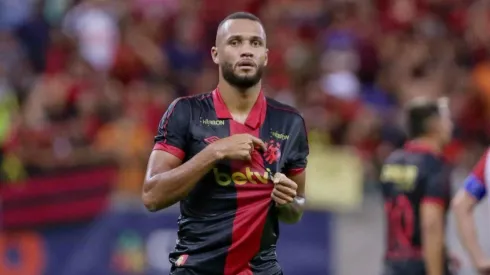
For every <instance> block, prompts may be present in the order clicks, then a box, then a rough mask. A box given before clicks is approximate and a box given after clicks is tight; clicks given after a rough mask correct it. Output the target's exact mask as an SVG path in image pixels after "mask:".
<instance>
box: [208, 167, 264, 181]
mask: <svg viewBox="0 0 490 275" xmlns="http://www.w3.org/2000/svg"><path fill="white" fill-rule="evenodd" d="M213 173H214V179H215V180H216V182H217V183H218V184H219V185H221V186H228V185H230V184H231V183H232V182H234V183H235V184H237V185H243V184H246V183H252V184H267V183H268V182H269V175H270V174H272V172H271V170H270V169H269V168H267V169H266V171H264V172H257V171H252V169H250V167H246V168H245V173H243V172H233V173H232V174H231V175H230V174H228V173H222V172H220V171H219V170H218V168H214V169H213Z"/></svg>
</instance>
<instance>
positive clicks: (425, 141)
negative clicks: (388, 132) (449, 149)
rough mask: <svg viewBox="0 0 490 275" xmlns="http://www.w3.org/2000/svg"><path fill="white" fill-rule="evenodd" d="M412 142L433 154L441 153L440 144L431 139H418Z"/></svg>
mask: <svg viewBox="0 0 490 275" xmlns="http://www.w3.org/2000/svg"><path fill="white" fill-rule="evenodd" d="M412 142H414V143H416V144H421V145H424V146H426V147H429V148H430V149H431V150H432V151H434V152H440V151H442V145H441V143H440V142H439V141H437V139H435V138H432V137H420V138H416V139H414V140H412Z"/></svg>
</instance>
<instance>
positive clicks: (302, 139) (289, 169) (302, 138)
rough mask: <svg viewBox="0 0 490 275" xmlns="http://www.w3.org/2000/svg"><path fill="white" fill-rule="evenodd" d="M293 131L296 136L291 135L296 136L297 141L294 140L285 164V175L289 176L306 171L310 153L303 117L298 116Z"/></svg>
mask: <svg viewBox="0 0 490 275" xmlns="http://www.w3.org/2000/svg"><path fill="white" fill-rule="evenodd" d="M292 129H293V130H292V131H294V132H295V133H296V134H293V135H291V136H294V137H295V139H294V140H292V142H293V143H292V148H291V150H290V152H289V154H288V156H287V158H286V163H285V173H286V174H287V175H288V176H294V175H297V174H300V173H301V172H303V171H304V170H305V169H306V165H307V157H308V154H309V153H310V149H309V146H308V135H307V132H306V126H305V122H304V120H303V117H301V116H298V118H297V119H295V120H294V125H293V127H292Z"/></svg>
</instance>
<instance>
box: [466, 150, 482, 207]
mask: <svg viewBox="0 0 490 275" xmlns="http://www.w3.org/2000/svg"><path fill="white" fill-rule="evenodd" d="M487 159H488V150H487V152H485V154H484V155H483V156H482V157H481V158H480V160H479V161H478V163H477V164H476V165H475V167H473V171H472V172H471V173H470V175H469V176H468V177H467V178H466V179H465V181H464V184H463V188H464V190H466V192H468V193H469V194H471V195H472V196H473V197H474V198H475V199H476V200H478V201H480V200H481V199H483V198H484V197H485V196H486V194H487V187H486V186H487V183H488V178H487V175H486V170H487V169H488V168H487V167H486V166H487V165H488V164H487V161H488V160H487Z"/></svg>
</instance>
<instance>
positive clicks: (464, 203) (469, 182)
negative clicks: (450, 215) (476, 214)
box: [452, 149, 490, 274]
mask: <svg viewBox="0 0 490 275" xmlns="http://www.w3.org/2000/svg"><path fill="white" fill-rule="evenodd" d="M488 153H489V151H488V149H487V150H486V152H485V153H484V154H483V156H482V157H481V158H480V160H479V161H478V163H477V164H476V166H475V167H474V168H473V171H472V172H471V174H470V175H469V176H468V177H467V178H466V180H465V182H464V185H463V188H462V189H461V190H459V191H458V193H457V194H456V196H455V197H454V199H453V201H452V209H453V212H454V215H455V217H456V224H457V227H458V232H459V237H460V239H461V243H462V244H463V246H464V247H465V249H466V250H467V251H468V253H469V255H470V258H471V260H472V262H473V265H474V266H475V268H476V269H477V271H478V272H479V274H490V258H489V257H487V256H486V255H485V253H484V252H483V250H482V248H481V246H480V245H479V244H478V238H477V234H476V229H475V220H474V218H473V209H474V207H475V206H476V205H477V204H478V203H479V202H480V201H481V200H482V199H483V198H484V197H485V196H486V195H487V186H488V184H489V183H490V181H489V178H490V174H489V173H490V162H489V161H490V159H489V158H488V156H489V155H488Z"/></svg>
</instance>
